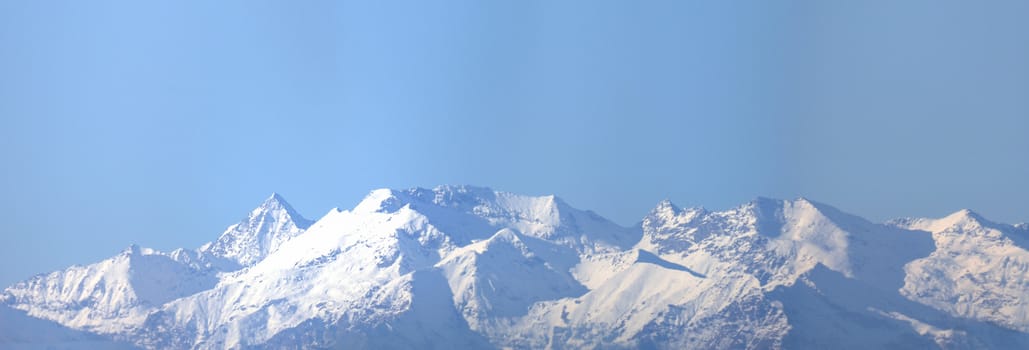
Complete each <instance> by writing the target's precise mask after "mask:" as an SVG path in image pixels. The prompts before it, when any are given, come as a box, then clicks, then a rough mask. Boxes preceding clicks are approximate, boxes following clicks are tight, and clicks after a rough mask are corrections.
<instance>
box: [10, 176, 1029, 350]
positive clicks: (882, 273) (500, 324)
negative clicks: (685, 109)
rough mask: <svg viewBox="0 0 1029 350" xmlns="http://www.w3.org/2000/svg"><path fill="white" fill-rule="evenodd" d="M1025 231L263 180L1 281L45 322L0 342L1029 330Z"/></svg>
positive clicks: (769, 336) (979, 343)
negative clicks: (226, 221)
mask: <svg viewBox="0 0 1029 350" xmlns="http://www.w3.org/2000/svg"><path fill="white" fill-rule="evenodd" d="M1027 242H1029V234H1027V230H1026V227H1025V226H1024V225H1021V226H1019V225H1014V226H1012V225H1004V224H997V223H993V222H989V221H988V220H986V219H985V218H983V217H982V216H980V215H978V214H976V213H974V212H971V211H968V210H963V211H959V212H957V213H954V214H953V215H949V216H947V217H944V218H939V219H901V220H895V221H892V222H889V223H887V224H878V223H873V222H869V221H867V220H864V219H862V218H860V217H856V216H853V215H850V214H847V213H844V212H842V211H840V210H838V209H836V208H833V207H831V206H829V205H826V204H822V203H818V202H816V201H812V200H808V199H804V198H798V199H795V200H777V199H769V198H758V199H755V200H754V201H751V202H749V203H745V204H743V205H741V206H739V207H736V208H732V209H728V210H723V211H709V210H706V209H703V208H679V207H677V206H675V205H674V204H673V203H671V202H670V201H667V200H666V201H662V202H660V203H658V204H657V205H656V206H655V208H654V209H653V210H651V211H650V212H649V213H648V214H647V215H645V216H644V217H643V219H642V221H641V223H640V224H639V226H637V227H631V228H627V227H621V226H619V225H617V224H614V223H612V222H610V221H608V220H606V219H604V218H602V217H600V216H598V215H596V214H595V213H592V212H590V211H585V210H580V209H576V208H573V207H571V206H570V205H568V203H566V202H565V201H563V200H561V199H560V198H558V197H555V196H549V195H548V196H526V195H519V194H513V193H507V192H501V191H494V190H492V189H489V188H485V187H474V186H439V187H436V188H432V189H424V188H413V189H399V190H398V189H380V190H374V191H371V192H370V193H369V194H368V195H367V196H366V198H365V199H364V200H362V201H361V202H360V203H359V204H358V205H357V206H355V207H354V208H353V209H351V210H339V209H332V210H330V211H329V212H328V213H326V214H325V215H324V216H322V217H321V218H320V219H318V220H315V221H309V220H307V219H304V218H303V217H302V216H301V215H300V214H299V213H297V212H296V211H295V210H293V208H292V207H291V206H290V205H289V204H288V203H287V202H286V201H285V200H284V199H283V198H282V197H281V196H279V195H277V194H273V195H272V196H271V197H269V198H268V199H267V200H266V201H264V202H263V203H261V204H260V205H259V206H258V207H257V208H255V209H254V210H253V211H251V212H250V213H249V215H247V216H246V218H244V219H243V220H241V221H240V222H239V223H237V224H235V225H232V226H230V227H229V228H228V229H227V230H225V232H224V233H223V234H222V235H221V236H219V237H218V238H217V239H216V240H215V241H212V242H211V243H209V244H206V245H204V246H202V247H201V248H199V249H197V250H187V249H177V250H174V251H172V252H170V253H164V252H160V251H155V250H152V249H147V248H141V247H138V246H130V247H129V248H128V249H126V250H125V251H124V252H122V253H121V254H119V255H117V256H115V257H112V258H110V259H107V260H104V261H101V262H98V263H95V264H91V265H86V266H73V267H70V268H68V269H66V270H62V271H57V272H53V273H50V274H45V275H40V276H37V277H34V278H32V279H30V280H28V281H24V282H20V283H18V284H15V285H13V286H11V287H9V288H7V289H5V290H4V292H3V294H0V302H2V304H4V305H8V306H9V307H10V308H8V309H2V310H0V311H4V310H9V311H4V312H0V316H3V317H4V318H0V321H3V320H4V319H11V318H12V317H15V318H17V317H22V318H28V319H29V320H32V321H38V322H43V323H42V324H45V325H46V326H39V327H35V326H33V327H29V328H17V327H16V326H14V325H12V323H6V324H5V323H0V347H2V348H8V347H9V346H8V345H9V344H13V343H12V342H11V341H10V339H12V337H10V336H8V337H7V338H4V337H3V335H6V334H21V335H19V336H18V337H20V338H18V339H29V338H32V339H36V338H39V339H42V340H47V339H49V338H47V337H45V336H43V335H45V334H57V335H58V337H59V338H60V337H63V335H61V334H70V335H68V336H67V337H66V339H68V340H70V342H71V343H82V342H84V344H100V343H95V342H94V341H97V340H96V339H99V340H98V341H107V340H106V338H102V337H101V338H89V337H100V336H99V335H98V334H101V335H106V336H108V337H116V338H118V339H125V340H128V341H131V342H132V343H134V344H136V345H138V346H140V347H143V348H152V349H193V348H197V349H233V348H284V347H289V348H296V347H306V348H338V347H343V348H426V347H428V348H440V349H443V348H472V349H476V348H595V347H603V348H612V347H613V348H714V349H722V348H741V349H764V348H819V347H833V348H895V347H899V348H912V347H914V348H924V347H940V348H997V349H1006V348H1025V347H1027V346H1029V306H1027V304H1026V302H1025V301H1024V300H1029V284H1027V283H1029V251H1027V250H1026V248H1027V247H1029V244H1027ZM11 308H13V309H11ZM14 309H18V310H25V311H26V312H27V314H18V313H20V312H22V311H17V310H14ZM12 313H13V314H12ZM8 314H11V315H14V316H5V315H8ZM19 315H20V316H19ZM41 319H45V320H52V321H54V322H56V324H53V323H49V322H48V321H43V320H41ZM26 324H29V323H26ZM47 327H51V328H52V327H57V328H58V329H61V330H60V331H57V330H54V331H50V330H47V329H48V328H47ZM63 327H67V328H63ZM37 329H38V330H37ZM15 330H17V331H18V332H17V333H14V332H13V331H15ZM69 332H70V333H69ZM44 333H45V334H44ZM33 337H35V338H33ZM82 337H86V338H82ZM87 338H88V339H87ZM5 339H7V340H8V343H3V340H5ZM61 339H65V338H61ZM61 339H58V340H60V341H61V342H64V340H61ZM19 341H20V340H19ZM91 342H93V343H91ZM65 343H68V342H65ZM19 344H20V343H19ZM96 347H102V345H97V346H96Z"/></svg>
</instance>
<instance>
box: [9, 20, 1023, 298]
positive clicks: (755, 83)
mask: <svg viewBox="0 0 1029 350" xmlns="http://www.w3.org/2000/svg"><path fill="white" fill-rule="evenodd" d="M452 5H453V6H446V7H444V6H438V5H437V4H428V3H420V2H409V1H401V2H400V3H390V4H381V3H358V2H349V1H345V2H331V1H312V2H305V3H299V4H298V3H289V4H287V3H278V2H274V1H263V0H262V1H256V2H254V1H239V0H231V1H225V2H218V3H210V2H205V1H197V0H187V1H177V2H155V3H137V2H132V1H126V0H101V1H96V2H89V3H82V2H74V1H57V2H54V3H49V2H48V3H40V2H8V3H3V4H0V52H4V53H7V54H5V55H0V76H3V77H4V79H0V118H2V120H3V121H4V122H5V127H4V128H0V161H2V162H3V163H4V164H5V170H6V171H4V172H3V175H0V176H2V178H3V181H2V182H0V195H2V196H4V197H5V198H7V199H8V200H6V201H4V203H3V204H0V219H3V220H4V222H5V223H6V224H7V225H5V228H4V229H3V231H2V233H0V235H2V237H3V238H4V240H5V244H3V245H0V264H3V265H4V266H5V268H4V269H3V271H2V272H0V284H2V285H4V286H7V285H9V284H11V283H14V282H16V281H20V280H23V279H25V278H27V277H29V276H32V275H35V274H38V273H44V272H47V271H54V270H57V269H60V268H64V267H66V266H69V265H72V264H87V263H91V262H95V261H100V260H102V259H105V258H107V257H108V256H110V253H111V252H116V251H119V250H121V249H123V248H124V247H125V246H127V245H128V244H133V243H134V244H138V245H140V246H144V247H151V248H154V249H158V250H171V249H174V248H179V247H183V248H185V247H197V246H199V245H200V244H202V243H204V242H207V241H210V240H212V239H214V238H215V237H217V234H218V233H220V232H221V231H222V229H224V228H225V226H227V225H229V224H232V223H235V222H236V221H237V220H238V218H239V216H240V215H241V214H244V213H246V211H247V210H250V209H252V208H253V207H252V205H254V204H256V203H260V200H261V199H262V198H263V197H262V196H264V195H266V194H267V193H270V192H277V193H282V194H284V196H286V197H288V198H289V199H290V200H291V202H290V203H291V204H292V205H293V206H294V208H295V209H296V210H297V211H298V212H299V213H306V214H308V215H311V214H318V213H322V212H323V210H327V209H329V208H332V207H338V208H351V207H353V205H355V204H356V203H357V202H359V201H360V200H361V199H362V198H363V197H364V194H365V193H366V191H369V190H371V189H375V188H410V187H419V186H422V187H425V186H429V188H431V187H432V186H436V185H439V184H448V183H450V184H481V185H487V186H489V187H490V188H494V189H500V190H503V191H508V192H512V193H519V194H525V195H542V194H554V195H557V196H560V197H561V198H562V199H564V200H565V201H567V202H568V203H569V204H570V205H572V206H574V207H576V208H581V209H585V210H591V211H594V212H596V213H597V214H598V215H601V216H603V217H605V218H608V219H610V220H612V221H614V222H616V223H618V224H619V225H623V226H626V225H632V224H633V223H635V222H636V221H637V220H639V219H640V218H639V217H638V215H641V214H645V213H646V212H647V211H649V210H650V209H651V208H653V207H654V205H655V204H656V203H658V202H659V201H661V200H662V199H670V200H672V201H673V202H674V203H676V204H677V205H680V206H686V207H689V206H704V207H707V208H714V209H716V210H724V209H725V208H731V207H732V206H735V205H738V204H740V203H745V202H746V201H748V200H750V199H753V198H756V197H768V198H796V197H801V196H802V197H806V198H813V199H815V200H817V201H819V202H824V203H828V204H830V205H832V206H835V207H837V208H841V210H843V211H845V212H848V213H852V214H854V215H857V216H860V217H863V218H866V219H868V220H870V221H873V222H883V221H885V220H888V219H893V218H898V217H942V216H944V215H947V214H949V213H953V212H955V211H957V210H960V209H962V208H968V209H972V210H974V211H975V212H977V213H980V214H982V216H984V217H986V218H989V219H990V220H993V221H996V222H1004V223H1009V224H1016V223H1021V222H1026V221H1029V201H1026V200H1025V199H1026V198H1029V185H1027V183H1026V181H1025V179H1029V162H1027V161H1025V160H1026V154H1025V153H1026V150H1029V137H1026V135H1029V117H1027V116H1029V103H1027V101H1029V99H1026V98H1025V93H1024V92H1025V91H1029V44H1027V42H1026V40H1025V38H1024V36H1025V35H1024V33H1029V21H1025V20H1024V18H1022V17H1024V16H1021V14H1024V13H1029V3H1026V2H1015V1H1012V2H1006V1H998V2H990V3H985V4H976V5H974V6H973V5H968V4H965V3H963V2H961V1H922V0H919V1H913V2H904V3H895V2H890V1H868V2H861V3H847V4H836V3H819V2H801V3H788V4H779V3H767V2H761V1H744V2H734V3H676V2H658V3H649V4H628V3H622V2H617V1H599V2H596V1H572V2H562V3H549V2H528V3H518V4H515V3H478V2H474V1H464V0H461V1H458V2H456V3H454V4H452ZM869 23H876V25H874V26H871V25H869Z"/></svg>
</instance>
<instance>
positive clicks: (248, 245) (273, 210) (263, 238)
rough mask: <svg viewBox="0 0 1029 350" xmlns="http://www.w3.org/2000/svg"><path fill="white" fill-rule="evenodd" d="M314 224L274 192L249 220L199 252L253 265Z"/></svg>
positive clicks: (236, 225) (245, 219) (247, 218)
mask: <svg viewBox="0 0 1029 350" xmlns="http://www.w3.org/2000/svg"><path fill="white" fill-rule="evenodd" d="M311 223H312V222H311V221H310V220H307V219H305V218H304V217H303V216H300V214H299V213H297V212H296V210H294V209H293V207H292V206H290V205H289V203H287V202H286V199H285V198H282V196H280V195H279V194H278V193H272V195H271V196H269V197H268V199H265V200H264V202H263V203H261V205H260V206H258V207H257V208H255V209H254V210H252V211H251V212H250V214H249V215H248V216H247V217H246V218H244V219H243V220H241V221H240V222H239V223H237V224H235V225H232V226H229V228H228V229H226V230H225V232H224V233H222V234H221V236H219V237H218V239H217V240H215V241H213V242H211V243H208V244H205V245H204V246H202V247H200V252H202V253H206V254H210V255H213V256H216V257H221V258H225V259H228V260H230V261H232V262H235V263H237V264H239V265H240V266H250V265H253V264H254V263H256V262H258V261H260V260H261V259H264V257H265V256H267V255H268V254H269V253H270V252H273V251H275V249H278V248H279V246H281V245H282V244H283V243H285V242H286V241H288V240H290V239H291V238H293V237H296V236H298V235H300V234H301V233H303V232H304V230H306V229H307V228H308V227H309V226H311Z"/></svg>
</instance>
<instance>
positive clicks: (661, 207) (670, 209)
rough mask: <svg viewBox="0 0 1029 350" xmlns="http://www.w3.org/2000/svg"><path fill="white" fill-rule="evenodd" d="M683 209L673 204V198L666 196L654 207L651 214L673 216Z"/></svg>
mask: <svg viewBox="0 0 1029 350" xmlns="http://www.w3.org/2000/svg"><path fill="white" fill-rule="evenodd" d="M681 211H682V209H680V208H679V207H678V206H676V205H675V204H673V203H672V201H671V200H669V199H667V198H666V199H662V200H661V201H660V202H658V203H657V206H655V207H654V209H651V210H650V215H653V216H663V217H671V216H675V215H678V214H679V212H681Z"/></svg>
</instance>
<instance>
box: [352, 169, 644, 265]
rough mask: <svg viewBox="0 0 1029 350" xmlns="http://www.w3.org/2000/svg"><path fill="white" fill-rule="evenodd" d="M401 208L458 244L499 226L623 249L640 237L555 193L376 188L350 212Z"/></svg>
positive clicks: (584, 244) (580, 246)
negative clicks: (418, 216) (570, 203)
mask: <svg viewBox="0 0 1029 350" xmlns="http://www.w3.org/2000/svg"><path fill="white" fill-rule="evenodd" d="M404 207H408V208H410V209H411V210H414V211H416V212H418V213H420V214H422V215H425V217H427V218H428V220H429V222H430V223H432V224H433V225H435V226H436V227H438V228H439V229H440V230H442V231H443V232H447V233H448V234H449V235H450V238H451V239H452V240H454V241H455V242H456V243H458V244H461V245H463V244H468V243H470V242H472V241H478V240H483V239H486V238H489V237H490V236H491V235H492V234H493V233H494V232H496V231H497V230H499V229H502V228H509V229H513V230H515V231H517V232H519V233H520V234H523V235H527V236H531V237H536V238H542V239H545V240H551V241H560V242H563V243H564V244H566V245H571V246H575V247H577V248H576V249H579V250H583V249H585V250H593V249H606V248H602V247H601V246H621V247H623V248H624V247H628V246H629V245H631V244H633V243H635V242H636V240H637V239H638V236H637V237H634V236H633V234H632V232H631V230H628V229H627V228H624V227H621V226H618V225H617V224H615V223H613V222H610V221H608V220H607V219H604V218H602V217H600V216H599V215H596V214H595V213H593V212H590V211H582V210H578V209H575V208H573V207H571V206H570V205H568V204H567V203H566V202H565V201H564V200H562V199H560V198H558V197H556V196H553V195H546V196H526V195H519V194H514V193H509V192H502V191H495V190H493V189H490V188H488V187H477V186H464V185H461V186H454V185H444V186H437V187H435V188H433V189H426V188H420V187H416V188H411V189H406V190H398V189H379V190H375V191H372V192H371V193H370V194H368V196H367V197H365V199H364V200H362V201H361V203H360V204H358V205H357V206H356V207H355V208H354V212H355V213H369V212H382V213H388V212H396V211H398V210H400V209H401V208H404ZM594 245H596V246H594Z"/></svg>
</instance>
